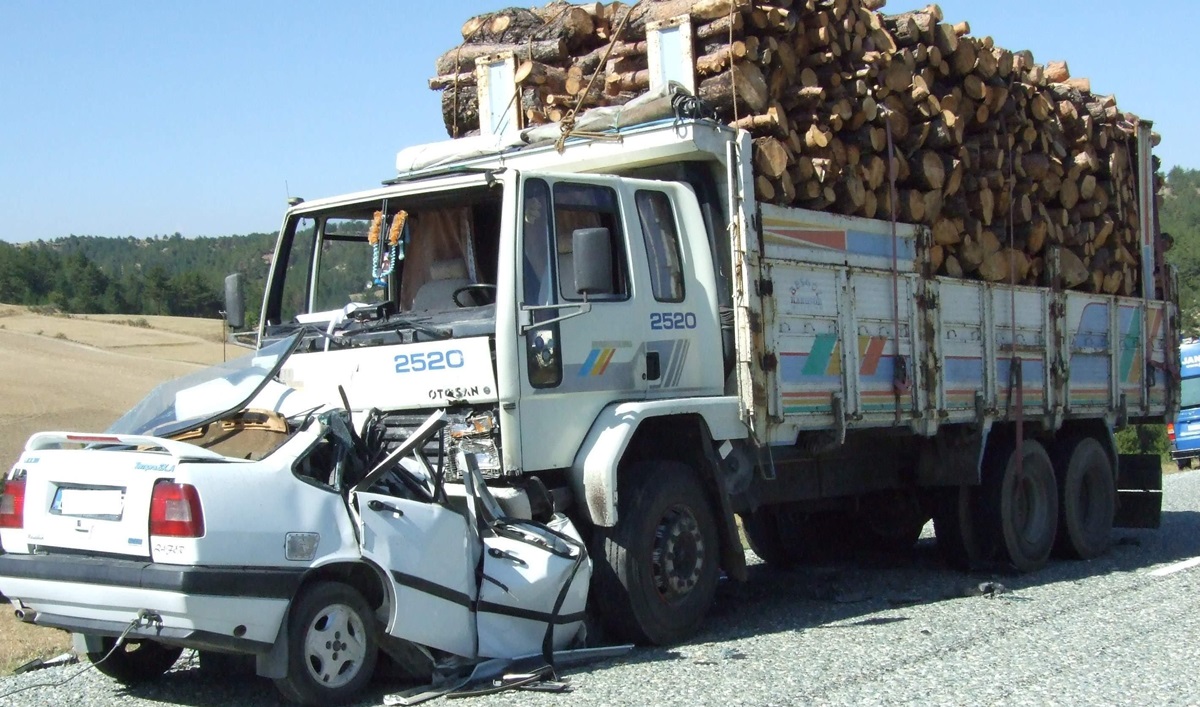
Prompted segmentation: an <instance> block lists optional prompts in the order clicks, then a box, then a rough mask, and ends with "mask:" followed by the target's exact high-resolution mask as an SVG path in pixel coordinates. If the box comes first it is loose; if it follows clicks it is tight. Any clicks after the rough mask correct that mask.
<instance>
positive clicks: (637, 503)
mask: <svg viewBox="0 0 1200 707" xmlns="http://www.w3.org/2000/svg"><path fill="white" fill-rule="evenodd" d="M625 478H626V479H628V482H627V484H626V486H625V487H623V488H622V489H621V495H620V501H619V503H620V505H619V509H618V510H619V516H618V517H619V520H618V522H617V525H616V526H615V527H612V528H598V529H597V530H598V531H599V532H597V533H596V540H595V548H594V550H593V561H594V562H595V570H594V574H593V576H594V578H595V584H594V587H595V591H594V592H593V596H594V597H595V600H596V604H597V608H598V609H599V610H600V614H601V618H602V619H603V621H604V624H605V626H606V628H608V630H609V631H611V632H613V633H614V634H616V635H617V636H619V637H620V638H621V639H622V640H627V641H633V642H637V643H650V644H656V645H666V644H670V643H675V642H678V641H680V640H682V639H684V638H686V637H687V636H689V635H691V634H692V633H693V632H695V630H696V628H697V627H698V626H699V625H700V622H701V621H702V620H703V619H704V615H705V614H706V613H707V612H708V608H709V606H710V605H711V604H712V600H713V595H714V594H715V593H716V588H717V577H718V567H717V564H718V561H719V557H720V551H719V548H718V545H717V543H718V540H717V532H716V522H715V520H714V519H713V513H712V510H711V509H710V507H709V503H708V499H707V498H706V497H705V494H704V492H703V491H702V490H701V487H700V484H699V480H698V478H697V477H696V475H695V474H694V473H693V472H692V471H691V470H690V469H689V468H688V467H686V466H684V465H683V464H679V463H676V462H667V461H659V462H640V463H638V464H635V465H634V466H632V467H631V468H629V469H628V471H627V474H626V477H625Z"/></svg>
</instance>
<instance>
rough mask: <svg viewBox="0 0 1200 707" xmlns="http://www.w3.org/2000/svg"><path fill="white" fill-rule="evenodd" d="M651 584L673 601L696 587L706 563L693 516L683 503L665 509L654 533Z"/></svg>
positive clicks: (702, 542)
mask: <svg viewBox="0 0 1200 707" xmlns="http://www.w3.org/2000/svg"><path fill="white" fill-rule="evenodd" d="M651 561H652V565H653V573H654V585H655V587H656V588H657V589H658V593H659V595H660V596H661V597H662V598H663V599H664V600H665V601H668V602H670V601H675V600H677V599H680V598H682V597H684V596H687V594H688V593H689V592H691V591H692V589H694V588H695V587H696V583H697V582H699V580H700V574H701V570H703V568H704V563H705V562H706V558H705V553H704V538H703V536H701V534H700V526H699V524H697V523H696V517H695V516H693V515H692V512H691V511H690V510H688V509H687V508H686V507H684V506H676V507H674V508H672V509H670V510H668V511H667V513H666V514H664V515H663V517H662V519H661V520H660V521H659V523H658V527H657V528H656V529H655V534H654V553H653V555H652V560H651Z"/></svg>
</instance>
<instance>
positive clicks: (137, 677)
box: [87, 637, 183, 685]
mask: <svg viewBox="0 0 1200 707" xmlns="http://www.w3.org/2000/svg"><path fill="white" fill-rule="evenodd" d="M116 644H117V639H115V638H109V637H105V638H101V639H100V646H101V649H100V650H99V651H96V652H94V653H93V652H91V651H88V654H87V657H88V660H89V661H90V662H91V663H92V665H93V666H95V668H96V670H99V671H100V672H101V673H104V674H105V675H107V676H109V677H110V678H112V679H114V680H116V681H117V682H120V683H124V684H126V685H136V684H137V683H140V682H146V681H148V680H153V679H154V678H156V677H158V676H160V675H162V674H163V673H165V672H167V671H168V670H170V669H171V666H173V665H175V661H177V660H179V656H180V655H181V654H182V653H183V649H182V648H179V647H177V646H164V645H163V644H161V643H159V642H157V641H148V640H144V639H140V638H136V639H133V638H127V639H125V642H124V643H122V644H121V645H119V646H117V647H116V649H115V650H114V649H113V646H116ZM106 656H107V657H106Z"/></svg>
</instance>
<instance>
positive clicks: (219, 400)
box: [107, 332, 302, 437]
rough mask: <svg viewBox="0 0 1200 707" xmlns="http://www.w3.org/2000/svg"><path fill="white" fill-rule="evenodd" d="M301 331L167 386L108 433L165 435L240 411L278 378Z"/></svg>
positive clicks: (165, 384)
mask: <svg viewBox="0 0 1200 707" xmlns="http://www.w3.org/2000/svg"><path fill="white" fill-rule="evenodd" d="M301 333H302V332H297V333H295V334H293V335H291V336H288V337H286V338H283V339H280V340H279V341H276V342H274V343H272V344H269V345H267V346H264V347H262V348H261V349H259V350H258V351H255V352H254V353H251V354H248V355H246V356H242V357H241V358H236V359H234V360H232V361H226V362H225V363H222V364H219V365H216V366H213V367H211V368H206V369H204V370H202V371H196V372H195V373H189V374H188V375H186V376H183V377H182V378H178V379H176V380H173V381H168V382H166V383H163V384H162V385H160V386H158V387H157V388H155V389H154V390H152V391H150V394H149V395H147V396H146V397H145V398H144V399H142V401H141V402H140V403H138V404H137V405H136V406H134V408H133V409H132V410H130V411H129V412H127V413H125V414H124V415H123V416H121V419H119V420H117V421H116V422H114V423H113V424H112V426H111V427H109V428H108V430H107V431H108V432H110V433H112V434H147V435H153V436H156V437H166V436H168V435H171V434H174V433H176V432H181V431H183V430H186V429H191V428H193V427H199V426H200V425H204V424H207V423H209V422H211V421H213V420H216V419H219V418H221V417H223V416H225V415H226V414H228V413H230V412H234V411H237V410H240V409H241V408H243V407H245V406H246V404H247V403H249V402H250V401H251V400H252V399H253V398H254V396H255V395H257V394H258V392H259V391H260V390H262V388H263V386H265V385H266V384H267V382H269V381H270V380H271V379H272V378H274V377H275V374H276V373H278V371H279V368H280V367H281V366H282V365H283V362H284V361H285V360H286V359H287V357H288V356H289V355H290V354H291V353H292V351H293V350H295V348H296V343H297V342H298V341H299V339H300V336H301Z"/></svg>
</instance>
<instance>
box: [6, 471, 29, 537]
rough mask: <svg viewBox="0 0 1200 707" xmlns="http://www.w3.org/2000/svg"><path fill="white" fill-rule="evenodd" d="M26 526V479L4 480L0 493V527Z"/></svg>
mask: <svg viewBox="0 0 1200 707" xmlns="http://www.w3.org/2000/svg"><path fill="white" fill-rule="evenodd" d="M24 527H25V479H9V480H8V481H6V482H4V494H3V495H0V528H24Z"/></svg>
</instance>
